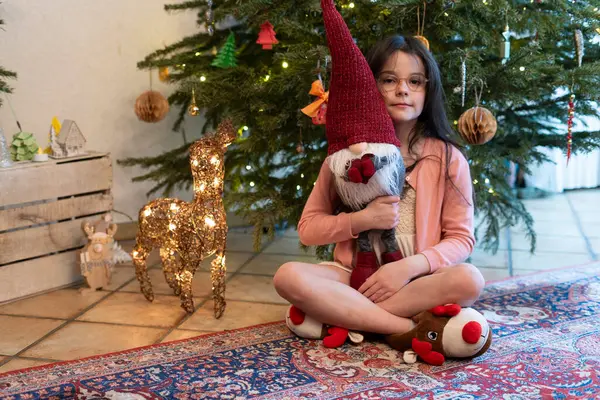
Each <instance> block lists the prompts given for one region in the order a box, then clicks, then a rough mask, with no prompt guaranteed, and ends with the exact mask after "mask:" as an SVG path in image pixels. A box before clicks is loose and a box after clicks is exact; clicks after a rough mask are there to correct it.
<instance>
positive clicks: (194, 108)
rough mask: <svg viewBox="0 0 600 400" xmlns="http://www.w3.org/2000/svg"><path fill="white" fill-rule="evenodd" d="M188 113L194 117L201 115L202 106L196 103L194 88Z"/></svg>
mask: <svg viewBox="0 0 600 400" xmlns="http://www.w3.org/2000/svg"><path fill="white" fill-rule="evenodd" d="M188 114H190V115H191V116H192V117H197V116H198V115H200V107H198V106H197V105H196V93H195V92H194V89H192V103H191V104H190V106H189V107H188Z"/></svg>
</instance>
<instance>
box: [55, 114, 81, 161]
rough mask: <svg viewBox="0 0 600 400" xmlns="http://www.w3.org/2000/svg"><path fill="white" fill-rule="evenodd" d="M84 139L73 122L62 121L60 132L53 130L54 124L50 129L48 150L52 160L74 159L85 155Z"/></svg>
mask: <svg viewBox="0 0 600 400" xmlns="http://www.w3.org/2000/svg"><path fill="white" fill-rule="evenodd" d="M85 142H86V140H85V137H84V136H83V134H82V133H81V130H79V127H78V126H77V124H76V123H75V121H71V120H69V119H66V120H64V121H63V123H62V125H61V127H60V132H57V131H56V130H55V127H54V124H53V125H52V126H51V127H50V149H51V150H52V157H53V158H65V157H74V156H80V155H83V154H86V151H85Z"/></svg>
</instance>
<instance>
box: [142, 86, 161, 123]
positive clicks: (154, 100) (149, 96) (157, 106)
mask: <svg viewBox="0 0 600 400" xmlns="http://www.w3.org/2000/svg"><path fill="white" fill-rule="evenodd" d="M134 109H135V114H136V115H137V117H138V118H139V119H140V120H141V121H144V122H158V121H161V120H162V119H164V118H165V116H166V115H167V113H168V112H169V102H168V101H167V99H165V97H164V96H163V95H162V94H160V93H158V92H156V91H154V90H148V91H146V92H144V93H142V94H141V95H140V96H139V97H138V98H137V100H136V101H135V107H134Z"/></svg>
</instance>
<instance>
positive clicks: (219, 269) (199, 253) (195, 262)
mask: <svg viewBox="0 0 600 400" xmlns="http://www.w3.org/2000/svg"><path fill="white" fill-rule="evenodd" d="M234 140H235V130H234V128H233V125H232V123H231V121H230V120H224V121H222V122H221V123H220V124H219V126H218V128H217V132H216V133H213V134H210V135H207V136H205V137H203V138H202V139H200V140H198V141H196V142H195V143H193V144H192V145H191V147H190V166H191V169H192V176H193V179H194V183H193V184H194V200H193V201H192V203H187V202H184V201H181V200H179V199H169V198H166V199H157V200H154V201H151V202H150V203H148V204H147V205H146V206H145V207H143V208H142V209H141V210H140V214H139V231H138V234H137V237H136V246H135V248H134V250H133V252H132V256H133V263H134V265H135V271H136V276H137V279H138V280H139V282H140V285H141V290H142V293H143V294H144V296H146V299H148V300H149V301H153V300H154V293H153V292H152V285H151V283H150V278H149V277H148V269H147V266H146V258H147V257H148V253H149V252H150V251H151V250H152V249H153V248H155V247H160V258H161V260H162V264H163V272H164V275H165V279H166V281H167V283H168V284H169V286H170V287H171V288H172V289H173V291H174V292H175V294H176V295H178V296H179V297H180V299H181V307H183V309H184V310H186V311H187V312H189V313H193V312H194V301H193V299H192V279H193V278H194V274H195V273H196V270H197V269H198V267H199V265H200V263H201V262H202V260H203V259H204V258H205V257H208V256H211V255H212V254H215V253H216V257H215V259H214V260H213V261H212V265H211V281H212V290H213V300H214V312H215V317H216V318H219V317H221V315H222V314H223V311H225V297H224V294H225V270H226V268H225V245H226V240H227V221H226V216H225V207H224V206H223V200H222V194H223V179H224V176H225V169H224V156H225V151H226V149H227V146H229V145H230V144H231V143H232V142H233V141H234Z"/></svg>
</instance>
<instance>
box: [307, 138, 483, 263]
mask: <svg viewBox="0 0 600 400" xmlns="http://www.w3.org/2000/svg"><path fill="white" fill-rule="evenodd" d="M445 148H446V147H445V144H444V142H442V141H441V140H438V139H433V138H426V139H425V143H424V145H423V154H422V155H421V157H422V161H420V162H419V163H418V164H417V165H416V166H415V168H414V169H413V171H412V172H411V173H410V174H409V175H408V176H407V177H406V181H407V182H408V183H409V184H410V185H411V186H412V187H413V188H414V189H415V191H416V193H417V200H416V201H417V204H416V215H415V221H416V222H415V223H416V238H415V247H416V248H415V254H418V253H421V254H423V255H424V256H425V257H426V258H427V260H428V261H429V266H430V268H431V272H434V271H436V270H438V269H439V268H443V267H447V266H450V265H455V264H458V263H461V262H463V261H465V259H466V258H467V257H468V256H469V255H470V254H471V252H472V251H473V246H474V245H475V235H474V232H473V212H474V207H473V201H472V186H471V173H470V170H469V164H468V163H467V160H466V159H465V158H464V157H463V155H462V154H461V153H460V152H459V151H458V150H457V149H455V148H454V147H452V146H450V148H451V149H452V156H451V158H450V165H449V175H450V179H451V180H452V182H454V185H456V188H455V187H454V186H453V185H452V183H451V182H449V181H447V180H446V155H445ZM457 189H458V191H457ZM461 193H462V194H461ZM463 196H464V198H463ZM465 199H466V200H465ZM339 202H340V199H339V197H338V195H337V193H336V191H335V185H334V183H333V175H332V173H331V170H330V169H329V166H328V165H327V162H323V165H322V166H321V171H320V172H319V177H318V178H317V182H316V184H315V186H314V188H313V191H312V192H311V194H310V196H309V198H308V201H307V202H306V205H305V207H304V211H303V212H302V217H301V218H300V222H299V223H298V234H299V236H300V241H301V242H302V243H303V244H305V245H307V246H318V245H326V244H331V243H336V246H335V250H334V259H335V260H336V261H338V262H340V263H341V264H343V265H345V266H351V265H354V260H353V258H354V249H355V239H356V238H357V237H358V236H356V235H352V228H351V222H350V214H348V213H340V214H338V215H333V212H334V210H335V208H336V207H337V205H338V204H339Z"/></svg>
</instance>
